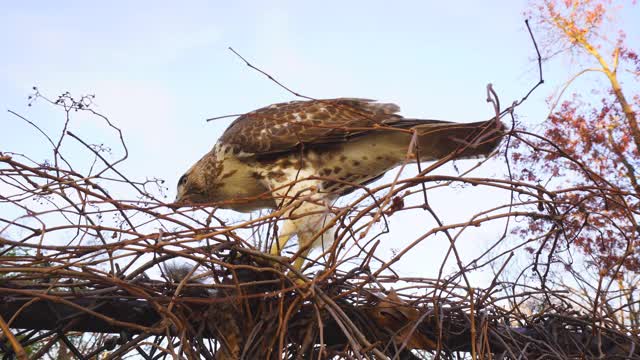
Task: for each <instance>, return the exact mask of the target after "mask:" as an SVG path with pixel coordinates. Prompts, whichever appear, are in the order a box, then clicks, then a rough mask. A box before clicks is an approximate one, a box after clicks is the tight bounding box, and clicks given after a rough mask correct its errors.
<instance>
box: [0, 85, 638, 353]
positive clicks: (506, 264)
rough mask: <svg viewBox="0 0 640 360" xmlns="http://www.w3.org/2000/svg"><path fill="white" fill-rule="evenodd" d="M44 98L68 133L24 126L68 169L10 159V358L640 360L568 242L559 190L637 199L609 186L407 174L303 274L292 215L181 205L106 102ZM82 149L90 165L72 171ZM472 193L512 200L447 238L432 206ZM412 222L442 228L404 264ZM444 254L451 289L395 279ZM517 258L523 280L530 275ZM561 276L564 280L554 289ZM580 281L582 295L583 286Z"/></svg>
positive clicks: (5, 160) (356, 209)
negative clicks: (118, 153) (130, 143)
mask: <svg viewBox="0 0 640 360" xmlns="http://www.w3.org/2000/svg"><path fill="white" fill-rule="evenodd" d="M488 95H489V101H490V102H491V103H492V104H493V105H494V110H495V114H496V115H495V116H496V118H500V117H504V116H509V115H511V114H512V112H513V109H514V108H515V106H517V104H518V103H515V104H514V105H513V106H512V107H510V108H508V109H507V110H502V109H501V108H500V103H499V101H498V98H497V95H496V94H495V92H494V91H493V89H492V88H491V87H489V88H488ZM33 96H34V97H33V100H34V101H38V104H40V103H42V102H44V103H45V104H49V105H53V106H55V107H57V108H59V109H60V110H62V113H63V114H64V123H63V124H64V126H63V130H62V132H61V133H60V134H58V136H57V137H54V136H53V135H52V134H47V133H46V132H44V131H42V130H41V129H40V128H39V127H38V125H37V124H36V123H35V122H33V121H31V120H30V119H27V118H25V117H23V116H21V115H19V114H15V115H16V117H17V118H16V119H17V121H24V122H26V123H28V124H30V125H31V126H33V129H34V135H36V134H39V135H40V136H43V137H44V138H45V139H46V140H47V141H48V142H49V143H50V145H51V149H52V153H51V155H50V160H49V161H47V162H38V161H35V160H33V159H31V158H30V157H29V155H28V154H18V153H12V152H10V151H6V150H3V152H2V153H1V154H0V182H1V186H2V191H1V192H0V208H1V209H2V211H1V213H0V299H1V301H0V353H4V354H5V355H7V356H9V355H11V354H15V355H16V356H17V357H18V358H20V359H25V358H34V359H35V358H40V357H41V356H43V354H46V353H47V352H48V351H50V350H51V349H52V348H55V347H56V346H62V345H59V344H64V346H66V347H67V348H69V349H71V352H73V353H74V354H75V356H76V357H77V358H91V356H94V355H96V354H98V353H101V352H106V354H107V355H106V357H105V358H108V359H115V358H121V357H123V356H124V355H126V354H132V353H138V354H140V355H141V356H143V357H145V358H159V357H161V356H166V355H171V356H174V357H176V358H209V359H214V358H215V359H235V358H291V359H294V358H305V357H310V358H332V357H344V358H352V357H353V358H387V357H388V358H403V359H413V358H418V357H419V356H421V354H433V355H434V356H437V357H438V356H439V357H442V358H453V357H455V356H457V354H460V353H467V354H468V356H470V357H472V358H474V359H476V358H490V357H496V358H497V357H502V358H510V359H518V358H525V357H526V358H538V357H550V358H569V357H574V356H584V357H587V358H588V357H599V356H610V357H614V356H619V357H625V356H627V357H631V358H634V357H638V356H640V353H639V350H638V347H637V346H636V345H638V343H639V341H638V338H637V333H634V332H633V331H630V329H633V326H630V322H632V321H633V318H632V317H630V314H631V313H633V312H632V311H631V310H630V308H629V307H627V306H619V307H616V305H615V304H617V303H616V301H618V300H619V299H620V297H622V296H624V294H621V293H619V292H617V291H615V289H612V288H611V283H609V284H599V285H598V287H597V288H596V287H594V286H592V285H590V281H589V279H588V278H587V276H585V275H584V274H581V273H580V272H579V271H577V270H575V269H574V267H572V266H571V264H570V263H568V262H567V253H569V252H570V243H571V239H569V238H566V237H565V235H566V234H563V233H562V231H559V230H558V229H562V227H563V221H565V217H564V216H563V214H564V213H563V204H562V203H558V202H557V201H556V199H557V198H558V197H557V194H558V193H559V192H571V191H574V192H582V191H589V192H591V193H592V194H593V196H602V197H603V198H605V199H608V200H610V201H614V200H616V199H619V197H620V196H621V195H620V192H619V189H614V188H610V187H608V186H607V184H603V183H601V182H598V183H597V184H594V185H592V186H586V187H585V188H580V189H575V188H570V189H560V190H559V189H553V190H551V189H548V188H545V187H543V186H541V185H539V184H531V183H527V182H523V181H516V180H513V179H512V178H510V177H509V176H504V177H493V178H486V177H474V176H473V171H474V170H475V169H476V168H477V167H479V166H480V165H482V162H480V163H478V164H477V165H475V166H472V168H470V169H468V170H465V171H463V172H461V173H458V174H456V175H440V174H438V172H437V171H436V170H437V169H440V168H442V166H443V165H445V164H446V163H448V162H449V161H451V159H450V158H446V159H443V160H442V161H439V162H437V163H435V164H432V165H430V166H429V167H428V168H425V169H422V168H420V169H419V170H418V173H413V174H410V173H409V171H410V170H408V169H407V168H405V167H403V168H402V169H401V170H400V171H401V172H402V176H398V177H396V178H395V180H394V181H392V182H390V183H385V184H377V185H375V186H373V187H370V188H366V189H365V188H363V189H361V191H359V192H357V193H355V194H354V195H352V196H351V197H350V198H349V200H348V203H346V204H343V205H342V206H336V207H335V208H334V209H333V211H335V212H336V214H337V215H338V219H339V221H338V225H339V229H338V231H337V232H336V236H337V239H336V241H335V242H334V246H333V247H332V248H330V249H326V250H325V251H324V254H323V256H321V257H317V258H316V259H315V262H314V261H313V259H310V260H309V261H310V262H311V263H312V266H310V267H309V268H307V269H306V271H305V272H304V273H302V272H298V271H296V270H295V269H294V268H292V267H291V265H290V262H289V260H290V259H288V258H287V257H279V256H272V255H269V254H267V251H266V249H269V246H270V245H271V242H272V241H274V238H275V236H276V235H277V234H276V232H277V231H276V224H277V223H278V221H280V220H281V219H280V218H279V216H280V212H277V211H276V212H273V213H271V214H265V215H263V216H259V217H256V218H254V219H251V220H240V221H235V222H233V223H226V222H225V221H223V220H222V218H221V217H220V216H219V212H218V211H217V210H216V206H215V205H216V204H211V206H205V207H201V208H197V209H192V208H179V209H178V208H175V207H173V206H171V204H170V203H166V202H165V201H163V198H162V195H163V191H164V190H165V189H164V187H163V182H162V181H161V180H155V179H154V180H145V181H135V180H133V179H131V178H129V177H128V176H127V175H126V174H125V173H123V172H122V171H121V170H120V168H119V165H120V164H121V163H122V162H123V161H125V160H126V158H127V154H128V152H127V148H126V144H125V142H124V140H123V136H122V134H121V132H120V130H119V129H118V128H117V127H116V126H114V125H113V124H112V123H111V122H110V121H109V119H108V118H106V117H104V116H102V115H100V114H98V113H96V112H94V110H93V109H92V107H91V100H92V97H91V96H85V97H82V98H80V99H76V98H74V97H72V96H71V95H70V94H68V93H65V94H63V95H61V96H60V97H59V98H58V99H56V100H50V99H48V98H46V97H44V96H43V95H42V94H40V93H39V92H38V91H37V90H36V93H35V94H34V95H33ZM76 112H80V113H84V114H87V115H90V116H92V117H93V118H94V120H96V121H101V122H102V123H103V124H104V125H105V127H106V129H110V130H111V131H113V132H114V134H115V136H116V139H118V141H119V142H120V145H121V147H122V152H123V154H124V155H123V156H122V157H120V158H115V159H113V157H114V156H113V155H112V154H111V153H109V152H108V151H107V148H105V147H104V146H98V145H93V144H91V142H90V139H83V138H81V137H79V136H77V135H75V134H74V132H73V130H72V129H73V116H74V114H75V113H76ZM527 136H535V135H533V134H527V133H521V132H518V131H511V132H510V133H509V134H508V140H507V141H505V146H506V149H505V148H504V147H503V148H502V149H501V150H500V151H501V152H502V153H504V152H507V151H509V146H510V145H509V144H511V138H512V137H516V138H518V139H520V141H521V142H523V143H525V144H526V142H527ZM70 143H73V144H74V145H80V146H82V147H83V148H84V149H85V155H86V156H85V157H84V158H82V157H78V156H74V157H73V159H74V160H73V161H72V160H70V159H71V157H70V156H68V154H67V153H66V152H65V148H66V146H67V145H68V144H70ZM467 145H468V146H473V145H474V144H473V143H471V144H467ZM551 145H552V144H551ZM544 151H554V150H553V147H552V146H551V150H549V149H544ZM555 151H558V157H559V158H561V159H563V160H564V161H576V160H575V159H571V158H567V157H566V156H564V155H563V154H562V153H561V152H560V151H559V150H558V149H556V150H555ZM507 158H508V157H507V156H505V159H507ZM507 166H508V162H507ZM582 166H583V169H584V171H585V172H589V167H588V165H587V164H582ZM456 186H461V187H468V189H465V191H487V189H492V190H493V191H497V192H503V193H504V194H505V195H506V196H505V199H508V200H507V201H506V202H505V203H504V204H497V205H496V204H492V205H491V207H490V208H487V209H483V210H482V211H480V212H478V213H476V214H473V215H470V216H469V218H468V220H467V221H463V222H456V223H447V222H445V221H444V220H442V219H441V217H440V216H439V213H438V209H436V208H435V207H433V206H432V204H430V203H429V201H428V197H427V193H429V194H433V193H435V192H438V191H446V188H450V187H456ZM118 194H126V197H125V196H120V195H118ZM127 198H128V199H132V200H125V199H127ZM630 211H631V210H630ZM400 212H421V213H423V214H424V215H423V216H425V217H429V221H430V222H425V224H428V225H425V226H424V232H423V234H422V235H421V236H419V237H417V238H416V239H413V240H411V239H396V240H394V241H395V242H396V243H397V244H402V245H398V246H399V248H398V249H397V250H396V251H395V252H394V253H392V254H388V253H386V252H384V251H382V250H379V248H381V246H380V243H381V240H380V239H381V236H382V235H383V234H385V233H386V232H388V226H387V222H388V219H389V218H391V217H393V216H394V215H395V214H398V213H400ZM522 219H529V220H531V221H537V222H543V223H545V224H551V227H550V228H549V227H542V228H544V229H546V231H543V232H541V234H540V237H539V238H529V239H519V238H516V237H514V236H512V235H511V227H510V226H511V225H510V224H513V223H514V222H521V221H522ZM494 222H497V223H499V224H501V226H503V227H504V230H503V231H501V232H500V233H497V234H494V235H493V238H492V240H491V242H490V244H489V246H488V250H486V251H482V252H481V253H479V254H477V256H476V257H475V258H474V259H471V260H464V259H463V257H462V256H461V255H460V251H459V249H458V247H457V245H456V243H457V242H458V241H460V239H461V238H464V237H465V236H466V234H467V233H468V232H470V231H471V230H470V229H473V228H476V227H479V226H485V225H487V224H490V223H494ZM439 234H440V235H444V237H440V235H439ZM391 235H393V233H391ZM427 241H448V242H449V248H448V252H447V253H446V254H445V256H444V257H443V259H442V264H441V266H440V270H439V272H438V274H437V277H435V278H426V277H407V276H403V275H402V274H399V273H397V272H396V271H395V269H394V268H395V266H396V265H397V264H398V263H399V262H400V261H401V260H402V259H403V258H405V257H406V256H407V255H408V254H411V253H412V252H414V251H416V248H417V247H418V246H419V245H420V244H422V243H425V242H427ZM514 259H517V261H518V262H520V263H523V265H522V264H521V265H520V266H518V267H515V266H514V264H513V263H514V261H513V260H514ZM176 263H178V264H183V265H176ZM450 264H454V270H448V268H449V267H450V266H448V265H450ZM557 265H562V276H561V277H557V276H554V274H555V273H556V272H555V271H556V270H557V268H558V266H557ZM514 269H518V270H517V271H515V270H514ZM554 269H556V270H554ZM479 270H485V271H487V272H492V273H493V274H494V276H493V278H492V279H491V281H489V282H487V283H486V284H485V285H483V286H481V287H479V286H477V285H476V284H474V283H473V282H472V280H471V279H470V273H471V272H477V271H479ZM618 270H619V269H618ZM568 278H571V279H572V283H573V284H574V286H573V287H568V286H566V283H567V279H568ZM559 279H562V280H563V281H565V283H564V284H563V286H559V285H560V283H559ZM393 288H395V290H394V289H393ZM572 290H575V291H572ZM629 306H631V305H629ZM77 332H82V333H91V334H113V335H108V336H107V335H100V337H99V341H96V342H95V345H94V346H93V347H92V348H90V349H88V350H87V351H85V352H83V351H81V350H80V349H79V347H78V346H77V344H76V345H74V343H73V342H72V341H70V337H69V334H71V333H77ZM34 344H37V346H34Z"/></svg>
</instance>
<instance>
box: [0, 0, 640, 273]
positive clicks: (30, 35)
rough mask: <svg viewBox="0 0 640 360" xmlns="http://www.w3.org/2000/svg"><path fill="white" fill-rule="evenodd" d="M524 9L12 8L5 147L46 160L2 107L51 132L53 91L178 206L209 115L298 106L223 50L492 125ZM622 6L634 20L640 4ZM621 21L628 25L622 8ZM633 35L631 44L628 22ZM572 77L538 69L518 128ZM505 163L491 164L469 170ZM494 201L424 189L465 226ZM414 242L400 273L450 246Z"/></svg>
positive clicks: (340, 5) (521, 42)
mask: <svg viewBox="0 0 640 360" xmlns="http://www.w3.org/2000/svg"><path fill="white" fill-rule="evenodd" d="M526 6H527V2H526V1H483V2H480V1H460V2H442V1H437V2H436V1H407V2H395V3H393V4H392V3H391V2H388V1H353V2H342V1H325V2H299V1H272V2H266V1H264V2H258V1H253V2H250V1H246V2H213V1H190V2H181V3H179V2H168V1H135V2H133V1H109V2H94V3H89V2H80V1H69V2H51V1H39V2H38V1H30V2H7V3H4V4H3V6H2V7H3V11H2V15H0V42H1V43H2V49H3V50H2V52H3V55H2V56H1V57H0V69H1V71H0V106H1V107H2V108H3V109H2V110H3V112H1V113H0V129H2V130H1V132H0V150H11V151H16V152H24V153H30V154H41V155H38V156H40V157H39V158H41V159H44V158H46V156H47V155H46V151H47V150H48V147H47V146H46V144H44V143H43V142H42V141H41V139H40V138H38V137H37V136H35V134H34V132H33V130H31V129H30V128H29V127H28V126H26V125H25V124H24V123H23V122H21V121H19V120H17V119H16V118H15V117H13V116H12V115H10V114H9V113H7V112H4V110H5V109H11V110H14V111H16V112H19V113H21V114H23V115H25V116H27V117H29V118H30V119H31V120H33V121H35V122H37V123H38V124H40V125H41V126H42V127H43V128H45V129H47V130H49V131H59V129H60V128H61V126H62V121H63V119H62V118H61V117H60V116H59V113H56V112H52V111H51V109H50V108H48V107H46V106H34V107H32V108H28V107H27V106H26V104H27V101H26V97H27V96H28V95H29V94H30V93H31V87H32V86H34V85H37V86H38V87H39V89H40V90H41V91H42V92H43V93H45V94H47V95H49V96H51V97H55V96H57V95H58V94H59V93H61V92H64V91H70V92H71V93H73V94H76V95H78V94H84V93H92V94H96V100H95V109H96V110H97V111H99V112H101V113H103V114H105V115H107V116H109V118H110V119H111V120H112V121H113V122H115V123H116V124H117V125H118V126H120V127H121V128H122V129H123V130H124V133H125V137H126V140H127V143H128V145H129V148H130V151H131V156H130V159H129V161H128V162H127V163H125V164H124V165H123V168H124V170H126V171H127V172H128V173H129V174H131V175H133V176H135V177H138V178H144V177H154V176H157V177H161V178H165V179H167V180H168V184H169V187H170V192H169V195H170V196H171V197H172V196H174V194H175V192H174V186H175V182H176V181H177V179H178V177H179V176H180V175H181V174H182V173H183V172H184V170H186V168H188V167H189V166H190V165H191V164H192V163H193V162H194V161H195V160H197V159H198V158H200V156H202V154H204V153H205V152H206V151H208V150H209V149H210V148H211V146H212V145H213V144H214V142H215V140H216V139H217V138H218V136H219V135H220V134H221V133H222V131H223V130H224V129H225V128H226V126H227V125H228V124H229V123H230V121H231V119H226V120H218V121H215V122H212V123H206V122H205V119H206V118H208V117H213V116H220V115H225V114H236V113H243V112H247V111H250V110H253V109H255V108H258V107H261V106H265V105H268V104H271V103H275V102H281V101H288V100H293V99H294V97H293V95H291V94H289V93H287V92H286V91H284V90H283V89H281V88H279V87H278V86H276V85H275V84H274V83H272V82H270V81H268V80H267V79H266V78H264V77H263V76H262V75H261V74H259V73H257V72H255V71H253V70H251V69H249V68H248V67H246V66H245V65H244V64H243V63H242V62H241V61H240V59H238V58H237V57H236V56H235V55H233V54H232V53H231V52H230V51H229V50H228V49H227V47H229V46H232V47H234V48H235V49H236V50H237V51H238V52H240V53H241V54H242V55H243V56H244V57H246V58H247V59H248V60H250V61H251V62H252V63H253V64H254V65H256V66H258V67H260V68H261V69H263V70H265V71H267V72H268V73H270V74H271V75H273V76H274V77H276V78H277V79H278V80H280V81H281V82H282V83H284V84H286V85H287V86H289V87H291V88H292V89H294V90H296V91H298V92H300V93H302V94H304V95H307V96H311V97H314V98H332V97H341V96H348V97H365V98H371V99H378V100H381V101H385V102H395V103H397V104H398V105H400V106H401V107H402V109H403V111H402V114H404V115H406V116H409V117H423V118H439V119H447V120H456V121H477V120H483V119H487V118H489V117H490V116H491V112H492V110H491V108H490V106H489V105H488V104H487V103H486V102H485V98H486V95H485V89H486V85H487V83H489V82H491V83H493V84H494V86H495V89H496V90H497V91H498V94H499V95H500V97H501V100H502V102H503V104H509V103H511V102H512V101H513V100H516V99H518V98H520V97H521V96H522V95H523V94H524V93H526V91H528V89H529V88H530V87H531V86H532V85H533V84H534V83H535V82H536V81H537V77H538V73H537V64H536V63H535V61H534V55H535V53H534V50H533V47H532V44H531V42H530V40H529V35H528V33H527V31H526V28H525V25H524V16H523V12H524V11H525V9H526ZM632 11H634V12H635V14H636V15H637V12H638V10H637V8H634V9H633V10H632ZM621 16H622V17H623V18H625V19H633V15H632V14H629V13H623V14H621ZM636 18H637V16H636ZM629 23H630V22H629ZM627 29H628V30H629V32H630V38H631V39H638V33H640V31H638V26H637V25H634V27H633V28H630V27H627ZM533 30H534V32H535V31H536V29H535V28H534V29H533ZM568 69H571V67H570V64H568V63H566V62H557V63H555V64H554V63H551V64H550V65H549V66H546V67H545V80H546V81H547V84H546V85H545V86H544V87H543V88H541V89H540V91H538V92H537V93H535V94H534V95H533V97H532V98H531V99H530V100H529V101H528V102H527V103H525V104H524V105H523V106H522V107H521V108H520V109H519V111H518V114H519V116H520V120H521V121H523V122H525V123H540V122H542V121H543V119H544V116H545V115H546V111H547V108H546V105H545V103H544V99H545V97H546V96H548V95H549V94H550V93H551V92H552V91H553V90H554V89H555V88H556V87H557V86H558V85H559V84H560V83H562V82H563V81H564V80H566V78H567V76H568V75H569V73H570V72H569V71H568ZM72 129H73V130H74V131H75V132H77V133H78V134H80V135H82V136H83V137H85V138H87V139H92V140H95V141H94V142H97V143H99V142H102V141H103V142H105V143H108V144H113V145H114V148H115V143H114V137H113V136H112V134H111V133H107V132H104V130H103V129H104V128H103V127H102V126H101V125H96V124H91V123H87V122H82V121H76V122H74V123H72ZM78 151H79V150H78ZM116 155H117V154H115V155H114V157H115V156H116ZM36 158H38V157H37V156H36ZM502 168H503V167H502V165H501V164H500V163H499V162H493V163H491V164H489V166H488V167H487V168H486V169H484V170H482V171H481V172H480V173H479V174H480V175H491V174H496V173H501V171H502V170H501V169H502ZM445 170H446V171H452V170H451V169H450V168H449V169H448V170H447V169H445ZM502 195H504V194H502ZM494 196H496V195H495V194H492V193H490V192H487V193H478V192H477V191H474V192H473V193H472V192H471V191H468V189H452V190H451V191H449V192H445V193H442V194H434V195H433V197H434V199H435V200H434V201H436V202H438V201H440V202H439V203H437V204H438V205H441V211H442V212H443V214H445V215H444V216H445V218H446V219H445V220H447V221H450V222H454V221H455V220H456V219H458V218H464V215H461V214H460V207H461V206H463V207H464V208H465V210H468V211H472V210H474V208H478V207H483V206H481V204H484V203H486V199H488V198H493V197H494ZM229 216H232V215H229ZM425 216H426V215H424V214H422V215H420V214H418V215H415V214H414V215H406V216H404V215H403V216H399V217H398V219H394V224H397V225H396V229H398V230H395V231H397V232H395V233H394V229H392V233H394V235H396V237H395V239H400V238H407V239H412V238H413V237H415V236H416V234H419V233H422V232H424V231H417V232H415V231H414V232H411V229H407V228H411V227H413V226H406V224H419V223H420V222H421V221H425V220H424V217H425ZM447 217H449V218H447ZM458 220H460V219H458ZM477 231H479V233H478V234H484V235H482V236H480V238H482V239H483V241H484V240H485V239H486V238H489V237H491V236H492V235H491V234H493V235H495V229H491V228H489V229H488V230H477ZM483 231H486V233H483ZM469 241H473V240H469ZM407 243H408V241H407ZM469 245H470V246H469V248H474V247H476V246H479V245H475V244H474V243H471V242H470V243H469ZM385 246H389V247H394V246H395V245H392V244H387V245H385ZM424 246H425V248H424V249H423V250H420V251H417V252H416V255H415V256H414V257H413V258H411V257H409V258H408V259H407V261H406V270H407V272H413V273H415V274H423V273H424V272H429V271H431V270H429V269H430V268H425V267H424V266H426V265H425V264H424V254H425V252H428V253H430V254H433V253H435V254H442V253H443V252H444V251H445V249H446V244H445V243H444V242H442V243H436V242H431V243H429V244H425V245H424ZM395 247H397V248H400V247H402V246H400V245H397V246H395ZM472 255H473V252H471V253H470V255H469V256H472ZM429 259H430V260H429V261H432V262H434V263H438V261H439V260H438V258H437V257H436V258H431V257H429Z"/></svg>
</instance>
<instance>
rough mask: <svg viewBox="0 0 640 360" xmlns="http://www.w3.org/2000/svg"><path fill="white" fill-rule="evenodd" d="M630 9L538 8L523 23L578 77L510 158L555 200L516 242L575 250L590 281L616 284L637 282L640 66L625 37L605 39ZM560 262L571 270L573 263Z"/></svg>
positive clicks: (598, 5)
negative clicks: (532, 24)
mask: <svg viewBox="0 0 640 360" xmlns="http://www.w3.org/2000/svg"><path fill="white" fill-rule="evenodd" d="M633 5H635V4H631V7H629V8H624V10H622V6H621V5H619V4H614V3H612V2H611V1H608V0H600V1H594V0H564V1H557V0H545V1H542V2H539V3H537V4H535V5H534V6H532V10H531V14H530V15H531V17H532V18H533V19H535V20H536V21H537V23H538V26H539V27H541V28H543V29H544V30H543V33H544V34H546V36H547V38H546V45H547V46H546V48H545V51H546V54H548V57H547V60H549V59H550V58H552V57H561V56H570V59H571V60H573V62H574V63H578V64H580V65H581V66H583V68H582V70H579V71H577V72H576V73H575V74H574V75H573V76H572V77H570V78H568V79H567V81H566V83H564V85H562V87H561V88H560V89H559V91H558V92H557V93H556V94H555V95H554V96H552V97H550V98H549V104H550V115H549V116H548V118H547V119H546V120H545V121H544V123H543V124H542V130H541V131H540V130H539V127H538V126H537V127H536V128H535V129H536V130H537V131H536V130H531V132H522V137H521V138H520V140H519V141H518V143H519V145H520V146H519V147H518V148H517V151H514V152H513V153H512V154H511V158H512V159H513V160H514V162H515V163H516V165H517V168H518V171H516V175H515V176H516V177H518V178H519V179H521V180H526V181H534V182H538V183H539V184H540V185H541V186H543V187H545V188H546V189H548V190H552V191H553V194H554V199H553V200H554V201H553V206H551V203H550V201H546V200H545V199H544V198H542V197H541V199H540V201H539V202H538V203H537V206H538V208H539V210H540V211H544V212H547V213H548V214H549V216H548V217H546V218H545V219H543V220H531V221H529V222H528V224H527V226H523V227H521V228H520V229H519V230H518V231H517V232H518V233H519V235H522V236H526V237H530V238H538V239H540V240H541V241H542V242H543V243H544V245H545V248H546V249H551V248H553V249H554V250H558V249H562V248H564V249H566V250H567V251H568V253H570V254H571V255H573V253H572V250H573V249H579V250H580V252H581V253H583V254H584V255H586V256H585V258H586V264H587V266H588V267H590V268H591V269H594V268H595V269H596V270H597V271H594V273H596V274H598V273H599V276H600V277H601V278H605V277H613V278H615V279H617V280H620V279H621V278H622V277H624V274H625V273H626V274H629V275H630V276H633V277H635V276H636V275H637V274H638V273H640V243H639V242H638V240H639V239H638V235H639V234H640V227H639V226H638V219H639V217H638V214H639V213H638V211H640V201H639V197H640V185H639V182H640V180H639V179H638V176H640V173H639V171H640V157H639V155H640V152H639V149H640V128H638V117H639V114H638V109H639V108H640V92H638V88H639V87H638V85H639V84H640V81H639V80H640V58H639V56H638V52H637V49H633V48H631V47H630V44H627V43H626V42H625V33H624V32H623V31H622V30H620V31H619V32H617V33H616V34H615V37H614V38H612V37H611V36H610V33H611V31H610V30H609V29H611V27H612V25H617V24H616V23H615V22H614V21H613V20H614V19H615V18H614V15H615V14H620V12H621V11H630V10H629V9H631V10H632V11H635V10H636V8H634V7H632V6H633ZM587 76H590V77H589V78H588V79H593V80H595V81H594V82H593V83H592V84H595V85H594V87H593V88H591V89H585V88H584V87H578V86H577V85H576V80H578V79H583V78H585V77H587ZM591 76H593V77H591ZM585 80H586V79H585ZM583 84H584V82H583ZM568 94H571V95H568ZM537 134H540V136H538V135H537ZM548 200H551V199H548ZM531 252H532V253H534V254H535V253H536V250H532V251H531ZM536 255H538V256H539V255H540V254H536ZM567 259H570V260H569V261H568V262H565V265H567V266H571V265H572V262H573V259H574V257H573V256H568V257H567ZM550 260H551V261H550V262H553V260H554V259H550ZM555 260H557V259H555ZM565 261H566V259H565Z"/></svg>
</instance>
